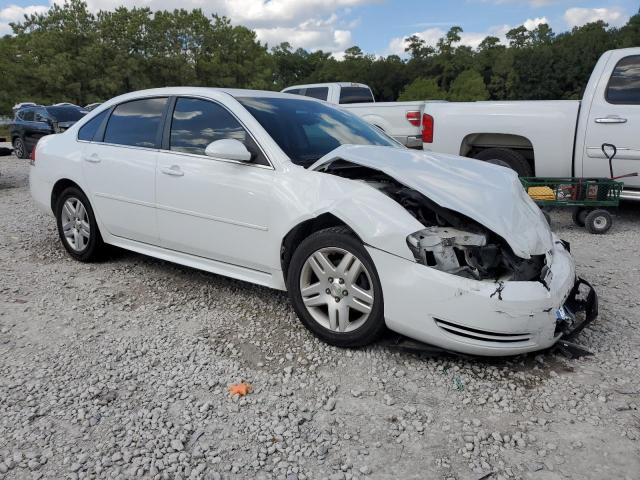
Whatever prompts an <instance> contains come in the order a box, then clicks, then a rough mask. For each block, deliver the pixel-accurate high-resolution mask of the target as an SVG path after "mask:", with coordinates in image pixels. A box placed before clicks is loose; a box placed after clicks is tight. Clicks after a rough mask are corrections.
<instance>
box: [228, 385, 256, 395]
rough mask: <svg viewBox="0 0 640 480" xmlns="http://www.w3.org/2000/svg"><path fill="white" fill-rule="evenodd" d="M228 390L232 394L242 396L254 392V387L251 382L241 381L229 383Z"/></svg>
mask: <svg viewBox="0 0 640 480" xmlns="http://www.w3.org/2000/svg"><path fill="white" fill-rule="evenodd" d="M228 390H229V393H230V394H231V395H240V396H241V397H244V396H245V395H247V394H249V393H251V392H252V390H253V387H252V386H251V384H249V383H245V382H240V383H233V384H231V385H229V387H228Z"/></svg>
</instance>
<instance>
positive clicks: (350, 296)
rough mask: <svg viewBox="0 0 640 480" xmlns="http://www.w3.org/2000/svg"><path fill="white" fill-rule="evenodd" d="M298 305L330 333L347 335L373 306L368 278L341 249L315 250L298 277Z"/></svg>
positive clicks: (350, 256)
mask: <svg viewBox="0 0 640 480" xmlns="http://www.w3.org/2000/svg"><path fill="white" fill-rule="evenodd" d="M300 293H301V296H302V302H303V303H304V306H305V308H306V309H307V311H308V312H309V314H310V315H311V317H312V318H313V319H314V320H315V321H316V322H317V323H319V324H320V325H322V326H323V327H324V328H327V329H329V330H331V331H333V332H338V333H343V332H351V331H353V330H356V329H358V328H359V327H361V326H362V325H363V324H364V323H365V322H366V321H367V319H368V318H369V315H370V314H371V311H372V309H373V305H374V292H373V282H372V280H371V274H370V273H369V272H368V271H367V269H366V267H365V266H364V264H363V263H362V262H361V261H360V259H358V258H357V257H356V256H355V255H354V254H353V253H351V252H348V251H347V250H344V249H342V248H337V247H327V248H322V249H320V250H316V251H315V252H314V253H313V254H311V255H310V256H309V257H308V258H307V260H306V261H305V262H304V264H303V266H302V270H301V273H300Z"/></svg>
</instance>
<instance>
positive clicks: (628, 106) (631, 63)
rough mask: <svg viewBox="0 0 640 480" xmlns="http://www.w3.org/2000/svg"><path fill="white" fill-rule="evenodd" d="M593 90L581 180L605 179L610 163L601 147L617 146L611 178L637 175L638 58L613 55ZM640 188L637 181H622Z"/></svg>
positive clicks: (639, 146)
mask: <svg viewBox="0 0 640 480" xmlns="http://www.w3.org/2000/svg"><path fill="white" fill-rule="evenodd" d="M605 71H607V72H609V74H606V75H603V77H602V78H601V80H600V83H599V84H598V87H597V89H596V93H595V98H594V100H593V102H592V104H591V109H590V111H589V116H588V120H587V126H586V135H585V139H586V140H585V142H586V145H585V148H584V155H583V171H582V175H584V176H593V177H608V176H609V175H610V173H609V162H608V161H607V157H606V155H605V154H604V152H603V151H602V144H604V143H610V144H613V145H615V146H616V148H617V154H616V156H615V159H614V160H613V173H614V176H618V175H624V174H627V173H632V172H638V171H640V136H639V135H638V132H639V131H640V56H639V55H628V54H627V55H625V53H624V52H623V51H617V52H614V54H613V55H612V57H611V58H610V59H609V62H608V64H607V67H606V69H605ZM623 181H624V183H625V186H627V187H634V188H638V187H640V178H639V177H629V178H625V179H623Z"/></svg>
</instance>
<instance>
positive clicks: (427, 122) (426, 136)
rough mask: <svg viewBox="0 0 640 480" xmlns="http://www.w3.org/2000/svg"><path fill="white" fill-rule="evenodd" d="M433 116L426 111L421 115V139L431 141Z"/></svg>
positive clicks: (425, 141)
mask: <svg viewBox="0 0 640 480" xmlns="http://www.w3.org/2000/svg"><path fill="white" fill-rule="evenodd" d="M433 124H434V121H433V117H432V116H431V115H429V114H427V113H424V114H423V115H422V141H423V143H433Z"/></svg>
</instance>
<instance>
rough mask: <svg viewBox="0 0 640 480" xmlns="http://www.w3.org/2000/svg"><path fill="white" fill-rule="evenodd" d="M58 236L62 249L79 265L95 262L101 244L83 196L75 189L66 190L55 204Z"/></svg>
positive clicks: (98, 255)
mask: <svg viewBox="0 0 640 480" xmlns="http://www.w3.org/2000/svg"><path fill="white" fill-rule="evenodd" d="M55 212H56V221H57V225H58V235H59V236H60V241H61V242H62V245H63V246H64V248H65V250H66V251H67V252H68V253H69V255H71V256H72V257H73V258H74V259H76V260H78V261H80V262H91V261H94V260H97V259H98V258H99V257H100V255H101V254H102V253H103V251H104V243H103V241H102V236H101V235H100V230H99V229H98V223H97V222H96V217H95V215H94V213H93V209H92V208H91V204H90V203H89V199H88V198H87V197H86V195H85V194H84V193H83V192H82V190H80V189H79V188H77V187H68V188H66V189H65V190H64V191H63V192H62V193H61V194H60V196H59V197H58V201H57V202H56V209H55Z"/></svg>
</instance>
